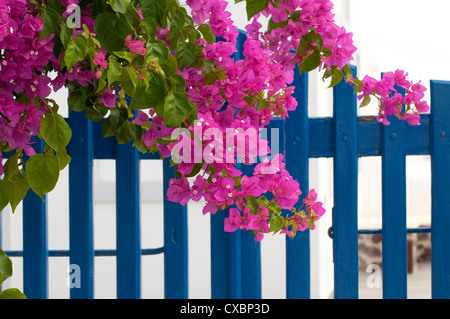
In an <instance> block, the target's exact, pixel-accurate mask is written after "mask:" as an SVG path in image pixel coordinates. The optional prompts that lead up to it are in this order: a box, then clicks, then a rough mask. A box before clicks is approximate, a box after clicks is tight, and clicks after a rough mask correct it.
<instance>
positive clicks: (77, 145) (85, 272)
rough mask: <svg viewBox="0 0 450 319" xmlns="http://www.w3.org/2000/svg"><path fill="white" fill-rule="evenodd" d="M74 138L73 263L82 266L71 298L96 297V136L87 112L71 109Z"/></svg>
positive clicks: (71, 147) (71, 172) (71, 192)
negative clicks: (94, 141)
mask: <svg viewBox="0 0 450 319" xmlns="http://www.w3.org/2000/svg"><path fill="white" fill-rule="evenodd" d="M69 117H70V126H71V129H72V139H71V141H70V143H69V145H68V147H67V152H68V154H69V155H70V156H71V157H72V160H71V162H70V164H69V231H70V235H69V242H70V263H71V264H76V265H78V266H79V267H80V273H81V274H80V275H81V278H80V283H81V287H80V288H71V290H70V297H71V298H72V299H92V298H93V297H94V240H93V220H92V213H93V194H92V167H93V138H92V126H93V125H92V121H91V120H88V119H87V118H86V116H85V114H84V113H77V112H74V111H69Z"/></svg>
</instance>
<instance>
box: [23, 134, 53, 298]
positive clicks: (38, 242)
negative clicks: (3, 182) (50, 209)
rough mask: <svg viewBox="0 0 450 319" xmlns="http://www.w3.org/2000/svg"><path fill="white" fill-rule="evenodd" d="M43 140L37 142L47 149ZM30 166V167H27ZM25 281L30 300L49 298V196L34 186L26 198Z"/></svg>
mask: <svg viewBox="0 0 450 319" xmlns="http://www.w3.org/2000/svg"><path fill="white" fill-rule="evenodd" d="M43 145H44V143H43V141H42V140H38V141H37V142H36V144H35V145H34V148H35V149H36V151H37V152H39V153H41V152H42V151H43ZM25 169H26V168H25ZM22 223H23V280H24V286H23V288H24V294H25V295H26V296H27V298H28V299H46V298H47V297H48V259H47V257H48V250H47V196H46V195H44V201H43V200H42V199H41V198H40V197H39V196H38V195H36V194H35V193H34V192H33V191H32V190H31V189H30V190H29V191H28V193H27V195H26V196H25V198H24V200H23V220H22Z"/></svg>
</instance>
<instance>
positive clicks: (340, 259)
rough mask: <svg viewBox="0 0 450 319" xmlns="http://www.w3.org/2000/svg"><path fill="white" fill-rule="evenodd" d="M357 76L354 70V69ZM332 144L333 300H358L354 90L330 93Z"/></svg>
mask: <svg viewBox="0 0 450 319" xmlns="http://www.w3.org/2000/svg"><path fill="white" fill-rule="evenodd" d="M353 74H354V75H355V76H356V68H354V69H353ZM333 98H334V102H333V114H334V120H335V124H334V141H335V156H334V162H333V169H334V173H333V174H334V211H333V216H332V220H333V248H334V249H333V250H334V276H335V280H334V289H335V290H334V297H335V298H337V299H342V298H345V299H353V298H358V220H357V216H358V214H357V210H358V192H357V189H358V131H357V129H358V123H357V117H356V110H357V104H356V96H355V95H354V94H353V87H352V86H350V85H348V84H345V83H344V82H341V83H339V84H338V85H337V86H336V87H335V88H334V89H333Z"/></svg>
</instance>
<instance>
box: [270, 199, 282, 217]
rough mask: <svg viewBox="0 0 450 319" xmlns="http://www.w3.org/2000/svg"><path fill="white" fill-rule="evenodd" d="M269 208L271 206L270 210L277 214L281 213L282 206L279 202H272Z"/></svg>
mask: <svg viewBox="0 0 450 319" xmlns="http://www.w3.org/2000/svg"><path fill="white" fill-rule="evenodd" d="M268 208H269V210H271V211H272V212H273V213H274V214H276V215H280V214H281V208H280V205H278V203H277V202H270V204H269V207H268Z"/></svg>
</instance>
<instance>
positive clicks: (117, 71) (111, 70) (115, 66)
mask: <svg viewBox="0 0 450 319" xmlns="http://www.w3.org/2000/svg"><path fill="white" fill-rule="evenodd" d="M107 74H108V85H111V84H112V83H113V82H114V81H115V80H117V78H118V77H119V76H120V75H121V74H122V65H121V64H120V63H119V62H112V63H109V64H108V71H107Z"/></svg>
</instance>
